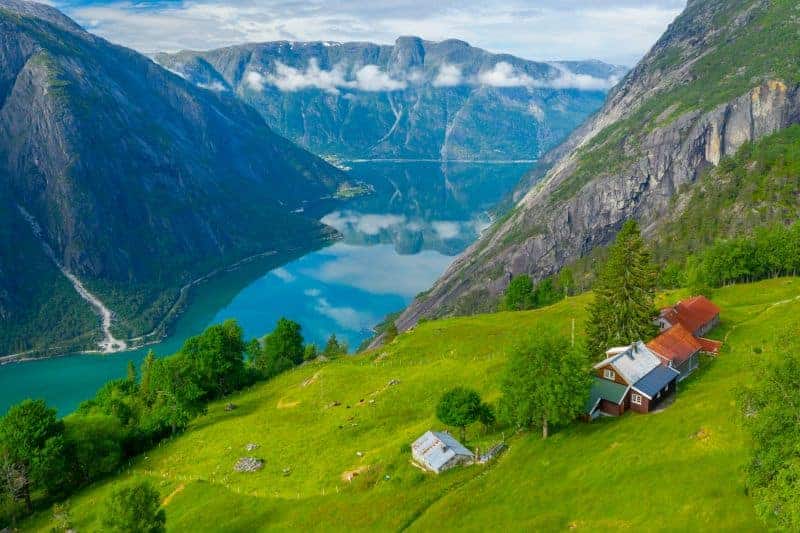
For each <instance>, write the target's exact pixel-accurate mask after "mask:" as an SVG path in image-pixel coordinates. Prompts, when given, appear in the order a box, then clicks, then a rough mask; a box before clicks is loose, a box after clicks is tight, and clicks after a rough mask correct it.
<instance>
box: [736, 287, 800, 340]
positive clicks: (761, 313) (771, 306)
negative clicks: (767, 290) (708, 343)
mask: <svg viewBox="0 0 800 533" xmlns="http://www.w3.org/2000/svg"><path fill="white" fill-rule="evenodd" d="M798 301H800V296H795V297H794V298H788V299H786V300H781V301H779V302H774V303H771V304H769V305H768V306H767V307H765V308H764V309H763V310H761V311H759V312H758V313H756V314H755V315H753V316H752V317H750V318H748V319H747V320H743V321H741V322H739V323H737V324H734V325H733V326H731V329H729V330H728V332H727V333H726V334H725V337H724V342H728V337H730V336H731V334H732V333H733V332H734V331H736V330H737V329H738V328H739V326H742V325H744V324H747V323H749V322H752V321H753V320H756V319H757V318H761V317H762V316H764V315H765V314H766V313H768V312H769V311H772V310H773V309H775V308H776V307H781V306H783V305H788V304H790V303H794V302H798Z"/></svg>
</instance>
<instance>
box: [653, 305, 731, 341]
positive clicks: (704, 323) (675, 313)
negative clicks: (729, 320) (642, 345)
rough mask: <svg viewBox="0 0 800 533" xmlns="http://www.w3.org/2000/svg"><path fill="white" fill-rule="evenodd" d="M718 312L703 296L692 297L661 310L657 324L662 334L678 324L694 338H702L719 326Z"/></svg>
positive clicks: (717, 308)
mask: <svg viewBox="0 0 800 533" xmlns="http://www.w3.org/2000/svg"><path fill="white" fill-rule="evenodd" d="M719 312H720V311H719V307H717V306H716V305H714V303H713V302H712V301H711V300H709V299H708V298H706V297H705V296H694V297H693V298H689V299H688V300H682V301H680V302H678V303H677V304H675V305H674V306H672V307H665V308H664V309H662V310H661V312H660V313H659V316H658V319H657V322H658V324H659V326H660V328H661V331H662V332H663V331H666V330H668V329H669V328H671V327H672V326H675V325H677V324H680V325H681V326H683V327H684V328H686V329H687V330H688V331H690V332H691V334H692V335H694V336H695V337H702V336H704V335H706V334H707V333H708V332H709V331H711V330H712V329H714V328H715V327H716V326H717V325H718V324H719Z"/></svg>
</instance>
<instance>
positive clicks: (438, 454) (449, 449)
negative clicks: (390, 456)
mask: <svg viewBox="0 0 800 533" xmlns="http://www.w3.org/2000/svg"><path fill="white" fill-rule="evenodd" d="M411 451H412V454H413V456H414V458H415V459H416V460H417V461H420V462H422V463H423V464H424V466H426V467H428V468H430V469H431V470H433V471H434V472H439V471H440V470H441V469H442V467H444V466H445V465H446V464H447V463H449V462H450V461H451V460H452V459H453V458H454V457H456V456H459V455H460V456H466V457H473V454H472V452H471V451H469V450H468V449H467V448H466V447H465V446H464V445H463V444H461V443H460V442H458V441H457V440H456V439H454V438H453V436H452V435H450V434H449V433H445V432H439V431H427V432H425V434H424V435H422V436H421V437H420V438H418V439H417V440H416V441H414V444H412V445H411Z"/></svg>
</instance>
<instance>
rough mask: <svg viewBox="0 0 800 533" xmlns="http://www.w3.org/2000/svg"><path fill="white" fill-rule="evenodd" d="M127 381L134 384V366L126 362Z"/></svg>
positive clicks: (132, 363) (130, 362)
mask: <svg viewBox="0 0 800 533" xmlns="http://www.w3.org/2000/svg"><path fill="white" fill-rule="evenodd" d="M127 379H128V381H130V382H131V383H136V365H135V364H134V362H133V361H128V369H127Z"/></svg>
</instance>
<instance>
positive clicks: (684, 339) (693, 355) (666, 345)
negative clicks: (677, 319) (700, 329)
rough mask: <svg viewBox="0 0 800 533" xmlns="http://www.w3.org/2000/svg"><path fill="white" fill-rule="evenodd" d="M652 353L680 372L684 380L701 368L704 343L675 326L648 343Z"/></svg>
mask: <svg viewBox="0 0 800 533" xmlns="http://www.w3.org/2000/svg"><path fill="white" fill-rule="evenodd" d="M647 347H648V348H649V349H650V351H651V352H653V353H655V354H656V355H657V356H659V357H660V358H661V363H662V364H664V365H665V366H669V367H672V368H674V369H675V370H677V371H678V372H680V374H681V375H680V377H679V378H678V380H679V381H680V380H684V379H686V378H687V377H689V375H690V374H691V373H692V372H694V371H695V370H697V368H698V367H699V366H700V352H702V351H703V345H702V343H701V342H700V341H699V340H698V339H697V338H696V337H695V336H694V335H692V334H691V332H690V331H689V330H687V329H686V328H685V327H683V326H682V325H681V324H675V325H674V326H672V327H671V328H669V329H668V330H666V331H664V332H663V333H661V334H660V335H659V336H658V337H656V338H655V339H653V340H651V341H650V342H648V343H647Z"/></svg>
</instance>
